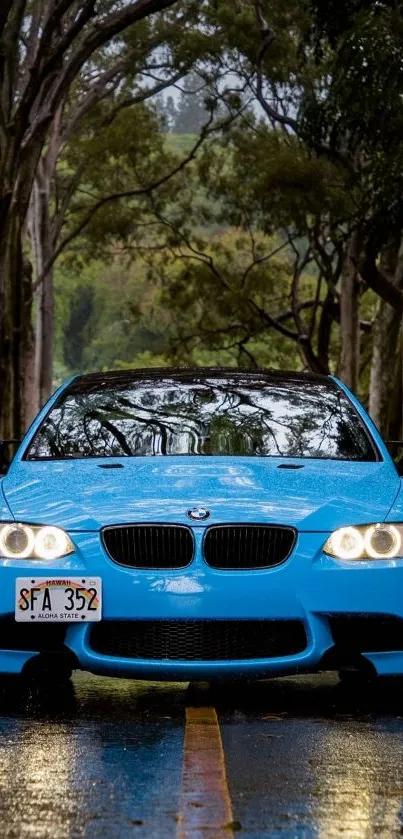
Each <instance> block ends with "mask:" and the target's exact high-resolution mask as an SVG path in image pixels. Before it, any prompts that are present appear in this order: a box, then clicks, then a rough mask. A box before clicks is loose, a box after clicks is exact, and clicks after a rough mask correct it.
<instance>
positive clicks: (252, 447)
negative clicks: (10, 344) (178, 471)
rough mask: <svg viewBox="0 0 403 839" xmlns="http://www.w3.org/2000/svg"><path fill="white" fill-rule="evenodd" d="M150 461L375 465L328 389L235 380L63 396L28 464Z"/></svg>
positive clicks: (337, 394)
mask: <svg viewBox="0 0 403 839" xmlns="http://www.w3.org/2000/svg"><path fill="white" fill-rule="evenodd" d="M156 455H244V456H253V455H256V456H259V457H269V456H272V457H297V458H300V457H304V458H336V459H345V460H360V461H362V460H366V461H373V460H376V459H377V458H376V451H375V448H374V446H373V444H372V443H371V440H370V437H369V434H368V433H367V431H366V430H365V427H364V425H363V423H362V421H361V419H360V417H359V415H358V414H357V412H356V411H355V409H354V407H353V406H352V404H351V403H350V401H349V400H348V399H347V397H346V396H345V395H344V393H342V392H341V391H339V390H338V389H337V388H336V387H335V386H334V385H333V384H332V383H329V384H327V383H326V382H315V381H309V382H307V383H305V382H299V381H296V382H294V381H291V382H280V383H278V382H276V381H273V382H270V381H265V380H264V379H258V378H256V379H254V378H253V377H251V376H248V377H245V379H242V377H241V376H238V377H236V378H235V377H234V378H233V379H231V378H225V379H222V378H221V379H220V378H217V379H215V378H214V377H212V378H206V379H203V380H201V381H196V382H195V381H194V379H193V380H192V381H186V380H185V381H184V380H180V379H178V380H175V378H166V379H162V380H161V379H159V380H155V379H152V378H150V380H147V379H144V378H142V379H138V380H137V381H136V380H133V382H130V383H129V384H128V383H127V382H125V383H124V385H123V386H120V387H119V386H116V385H114V386H113V387H109V388H108V385H107V378H105V382H104V384H103V385H98V386H97V387H95V388H94V387H92V388H87V389H85V388H83V391H82V392H80V391H79V390H78V392H77V388H76V389H73V392H70V391H69V390H68V391H67V392H66V393H65V394H63V396H62V398H61V399H60V400H59V401H58V402H57V403H56V405H55V406H54V407H53V409H52V410H51V411H50V413H49V414H48V416H47V417H46V419H45V420H44V421H43V423H42V425H41V427H40V428H39V431H38V432H37V434H36V436H35V438H34V440H33V442H32V444H31V446H30V448H29V450H28V452H27V454H26V458H27V459H28V460H37V459H40V460H42V459H60V458H85V457H122V456H130V457H135V456H138V457H147V456H156Z"/></svg>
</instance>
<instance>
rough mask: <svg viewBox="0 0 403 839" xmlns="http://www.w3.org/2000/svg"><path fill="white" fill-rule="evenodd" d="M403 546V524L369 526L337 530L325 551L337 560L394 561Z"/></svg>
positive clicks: (402, 554)
mask: <svg viewBox="0 0 403 839" xmlns="http://www.w3.org/2000/svg"><path fill="white" fill-rule="evenodd" d="M402 545H403V524H367V525H365V526H363V527H362V526H361V527H341V528H339V530H335V531H334V533H332V535H331V536H330V537H329V539H328V540H327V542H326V544H325V547H324V548H323V550H324V552H325V554H328V555H329V556H334V557H336V558H337V559H393V557H395V556H403V549H402Z"/></svg>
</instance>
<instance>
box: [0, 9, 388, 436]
mask: <svg viewBox="0 0 403 839" xmlns="http://www.w3.org/2000/svg"><path fill="white" fill-rule="evenodd" d="M402 48H403V7H402V4H400V3H396V2H392V0H390V2H387V1H386V0H385V1H384V2H383V1H382V0H376V2H375V0H374V2H370V0H354V2H352V1H351V0H334V2H328V0H327V1H326V2H324V0H323V2H322V0H312V1H309V0H290V2H288V3H284V2H282V3H280V2H279V0H231V2H229V0H205V2H202V3H200V2H190V0H177V2H174V0H173V1H172V0H171V2H162V0H161V1H159V0H137V2H129V3H127V2H125V3H123V2H118V0H102V1H101V0H99V2H98V3H94V2H92V0H91V1H90V0H84V2H83V1H82V0H81V2H80V3H79V2H76V0H19V2H18V3H11V2H5V3H4V4H3V6H2V9H1V10H0V242H1V246H0V303H1V306H0V379H1V382H0V384H1V393H0V436H3V437H14V436H19V435H20V433H21V431H22V430H23V428H24V427H25V426H26V424H27V423H28V422H29V420H30V419H31V418H32V416H33V415H34V414H35V413H36V411H37V410H38V408H39V406H40V405H41V404H42V403H43V402H44V400H45V399H46V398H47V396H48V395H49V394H50V392H51V391H52V390H53V388H54V386H55V384H57V383H58V382H59V381H61V379H63V378H64V377H66V376H68V375H70V374H72V373H75V372H78V371H83V372H86V371H91V370H94V369H105V370H106V369H110V368H116V367H132V366H145V367H148V366H151V367H152V366H163V365H168V364H173V363H174V364H184V365H186V364H196V365H202V364H207V365H217V364H226V365H231V366H244V367H248V368H254V367H260V366H264V367H279V368H282V369H286V368H297V369H311V370H314V371H317V372H323V373H327V372H331V373H337V374H338V375H339V376H340V377H341V378H342V379H343V380H344V381H345V382H346V383H347V384H348V385H349V386H351V387H352V388H353V389H354V390H355V391H356V392H357V393H358V394H359V396H360V397H361V398H362V399H363V401H364V402H365V403H366V404H367V405H368V406H369V408H370V411H371V414H372V416H373V418H374V419H375V421H376V422H377V423H378V425H379V427H380V428H381V431H382V432H383V433H384V434H385V435H386V436H389V437H395V438H396V439H397V437H399V436H401V434H402V402H403V386H402V383H403V372H402V367H403V365H402V358H403V347H402V329H401V320H402V309H403V243H402V242H403V240H402V231H403V198H402V196H403V151H402V149H403V147H402V143H401V136H402V127H403V98H402V94H403V61H402V55H403V49H402Z"/></svg>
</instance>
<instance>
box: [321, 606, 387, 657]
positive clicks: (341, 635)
mask: <svg viewBox="0 0 403 839" xmlns="http://www.w3.org/2000/svg"><path fill="white" fill-rule="evenodd" d="M329 626H330V631H331V633H332V636H333V641H334V643H335V645H336V646H337V647H338V648H339V649H344V650H346V652H347V651H348V652H349V653H381V652H398V651H403V620H402V619H401V618H396V617H393V616H392V615H368V614H360V615H330V616H329Z"/></svg>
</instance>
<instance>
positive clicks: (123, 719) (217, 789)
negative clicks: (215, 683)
mask: <svg viewBox="0 0 403 839" xmlns="http://www.w3.org/2000/svg"><path fill="white" fill-rule="evenodd" d="M13 701H14V700H13ZM11 704H12V703H11V700H10V698H9V697H8V698H7V702H6V700H5V698H3V707H2V709H1V716H0V824H1V829H0V833H1V836H2V838H3V839H8V838H9V837H10V839H11V837H12V839H28V837H32V839H73V837H74V839H75V838H76V837H77V838H78V837H84V838H85V839H101V837H102V839H110V838H112V837H122V839H126V837H136V836H141V837H145V836H147V837H150V839H154V837H155V839H159V837H163V839H170V837H173V839H178V837H182V836H183V837H192V836H194V838H195V839H199V837H202V836H203V837H204V839H205V837H208V838H209V839H210V837H211V839H216V837H217V839H218V837H219V836H221V835H223V836H224V835H227V836H228V837H230V836H231V835H235V834H237V835H240V836H245V837H248V839H263V838H264V837H273V839H276V837H281V839H300V837H301V839H310V837H315V839H333V837H343V839H370V838H371V839H372V837H382V839H383V837H395V836H401V835H402V833H403V827H402V825H403V812H402V802H403V760H402V754H403V685H402V682H401V681H395V682H394V681H389V682H385V683H383V684H381V685H380V686H379V687H377V688H372V689H367V690H366V691H364V692H363V693H362V694H357V693H353V692H352V691H351V690H350V691H348V690H347V689H342V688H341V687H340V686H339V685H338V684H337V679H335V678H333V677H332V676H326V677H315V678H310V679H308V678H300V679H279V680H277V681H276V680H274V681H271V682H266V683H260V684H255V685H238V686H237V685H232V686H227V687H224V686H223V687H219V688H218V687H215V688H213V687H212V688H209V687H208V686H207V685H198V686H190V687H188V686H187V685H178V684H175V685H172V684H167V685H164V684H150V683H144V682H137V683H136V682H129V681H124V680H122V681H120V680H111V679H101V678H95V677H92V676H88V675H86V674H78V675H77V676H75V678H74V681H73V686H72V687H70V688H69V686H64V687H63V688H62V689H61V690H60V693H58V691H57V690H56V689H55V690H53V691H51V692H50V693H49V694H47V693H39V694H37V693H34V694H33V695H30V696H28V697H25V698H24V699H23V701H21V703H20V707H19V708H15V707H11ZM197 707H199V708H200V710H199V711H195V710H193V711H189V708H193V709H194V708H197ZM214 709H215V710H214ZM217 720H218V724H217ZM189 724H193V725H194V726H195V727H194V728H193V729H190V728H189ZM185 731H186V740H185ZM189 732H190V733H189ZM220 733H221V738H220ZM221 740H222V746H223V750H224V759H225V765H224V761H223V760H222V749H221ZM184 766H185V770H184ZM225 768H226V778H225ZM184 802H185V804H184ZM212 802H213V803H214V802H216V803H215V805H214V807H213V806H212ZM184 806H185V807H187V808H193V809H192V810H191V811H190V812H191V817H189V814H187V813H186V812H185V813H184V809H183V808H184ZM214 809H215V813H214V812H213V811H214ZM217 814H219V817H220V818H221V819H223V818H230V819H231V821H229V822H228V823H227V824H226V825H222V824H219V823H218V822H217V823H216V822H215V821H214V818H215V817H217ZM223 814H227V815H223ZM228 814H230V816H228ZM238 831H239V834H238Z"/></svg>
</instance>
